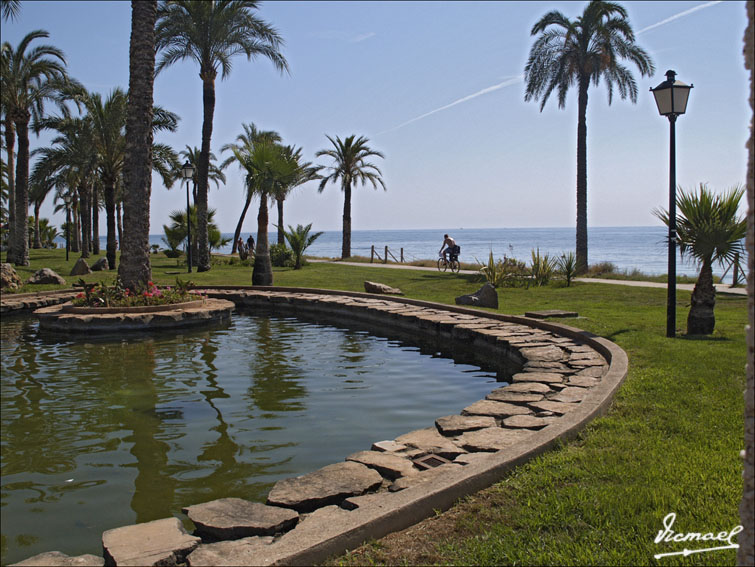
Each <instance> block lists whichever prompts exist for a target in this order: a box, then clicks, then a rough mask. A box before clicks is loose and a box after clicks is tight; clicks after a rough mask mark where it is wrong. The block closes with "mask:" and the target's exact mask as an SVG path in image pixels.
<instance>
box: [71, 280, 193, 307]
mask: <svg viewBox="0 0 755 567" xmlns="http://www.w3.org/2000/svg"><path fill="white" fill-rule="evenodd" d="M78 285H79V286H80V287H83V288H84V290H83V291H82V292H81V293H79V294H78V295H77V296H76V297H75V298H74V299H73V301H72V304H73V307H81V308H89V309H94V310H97V312H103V311H100V310H102V309H117V308H135V307H156V306H173V305H177V304H181V303H187V302H193V301H198V300H199V299H202V298H203V297H202V295H201V294H199V293H198V292H194V291H191V290H190V288H191V287H192V286H193V285H194V284H193V283H192V282H188V281H187V282H183V281H181V280H179V279H176V286H175V287H170V286H168V287H165V288H163V289H160V288H158V287H157V286H156V285H155V284H154V283H152V282H147V286H146V287H145V288H143V289H140V290H136V291H134V290H131V289H129V288H126V287H124V286H123V283H122V282H121V280H120V278H116V279H115V281H114V282H113V284H112V285H106V284H105V283H104V282H99V283H93V284H92V283H86V282H85V281H84V280H79V283H78Z"/></svg>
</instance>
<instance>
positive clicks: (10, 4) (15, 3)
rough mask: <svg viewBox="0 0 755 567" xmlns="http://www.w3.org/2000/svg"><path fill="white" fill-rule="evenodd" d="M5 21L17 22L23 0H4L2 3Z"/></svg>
mask: <svg viewBox="0 0 755 567" xmlns="http://www.w3.org/2000/svg"><path fill="white" fill-rule="evenodd" d="M0 5H1V6H2V11H3V19H4V20H6V21H7V20H15V19H16V17H17V16H18V15H19V14H20V13H21V0H2V3H0Z"/></svg>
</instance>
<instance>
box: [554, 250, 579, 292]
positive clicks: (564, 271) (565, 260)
mask: <svg viewBox="0 0 755 567" xmlns="http://www.w3.org/2000/svg"><path fill="white" fill-rule="evenodd" d="M558 271H559V273H560V274H561V275H562V276H563V277H564V279H565V280H566V287H569V286H570V285H571V281H572V280H573V279H574V276H576V275H577V257H576V256H575V255H574V252H569V253H568V254H567V253H564V254H561V257H560V258H559V259H558Z"/></svg>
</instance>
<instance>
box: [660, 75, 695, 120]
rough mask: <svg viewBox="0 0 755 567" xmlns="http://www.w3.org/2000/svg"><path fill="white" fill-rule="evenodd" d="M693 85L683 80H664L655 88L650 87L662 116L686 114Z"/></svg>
mask: <svg viewBox="0 0 755 567" xmlns="http://www.w3.org/2000/svg"><path fill="white" fill-rule="evenodd" d="M691 88H692V85H688V84H686V83H682V82H681V81H674V82H673V83H672V82H670V81H664V82H662V83H661V84H660V85H658V86H657V87H655V88H654V89H650V90H651V91H652V92H653V96H654V97H655V104H656V106H657V107H658V112H659V113H660V114H661V116H669V115H675V116H678V115H679V114H684V113H685V112H687V101H688V100H689V90H690V89H691Z"/></svg>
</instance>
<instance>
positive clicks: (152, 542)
mask: <svg viewBox="0 0 755 567" xmlns="http://www.w3.org/2000/svg"><path fill="white" fill-rule="evenodd" d="M200 541H201V540H200V539H199V538H198V537H194V536H191V535H189V534H188V533H186V530H185V529H184V527H183V525H182V524H181V521H180V520H179V519H178V518H165V519H164V520H155V521H153V522H144V523H143V524H136V525H133V526H125V527H122V528H115V529H113V530H108V531H106V532H104V533H103V534H102V550H103V552H104V554H105V563H107V564H108V565H177V564H179V563H182V562H183V561H184V559H185V558H186V556H187V555H188V554H189V553H191V552H192V551H193V550H194V548H195V547H197V546H198V545H199V542H200Z"/></svg>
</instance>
